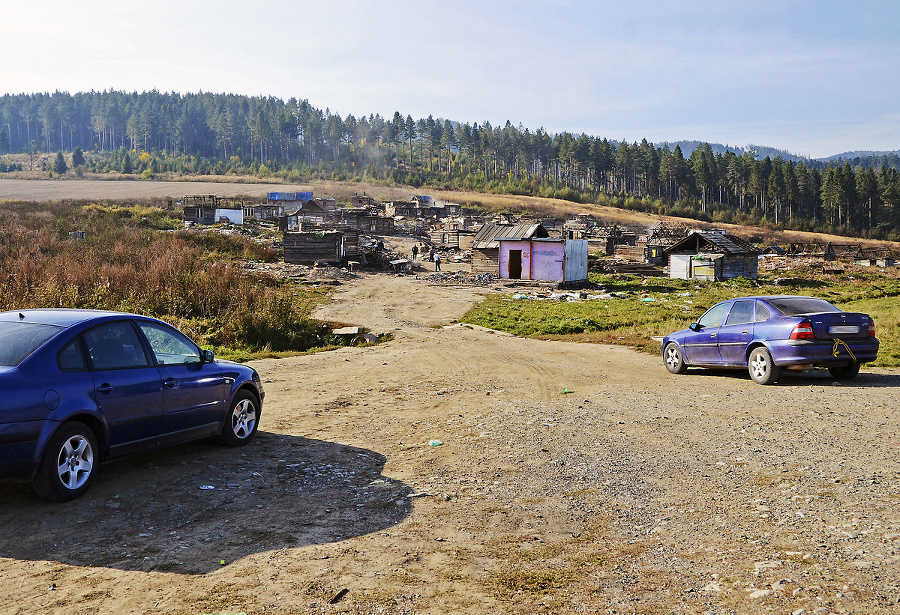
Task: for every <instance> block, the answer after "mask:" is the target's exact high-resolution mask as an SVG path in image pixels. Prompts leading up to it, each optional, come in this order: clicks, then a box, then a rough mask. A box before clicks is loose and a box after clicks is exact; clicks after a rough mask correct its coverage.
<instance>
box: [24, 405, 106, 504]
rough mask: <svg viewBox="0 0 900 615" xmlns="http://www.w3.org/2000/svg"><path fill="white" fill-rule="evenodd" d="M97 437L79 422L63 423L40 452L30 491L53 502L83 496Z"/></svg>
mask: <svg viewBox="0 0 900 615" xmlns="http://www.w3.org/2000/svg"><path fill="white" fill-rule="evenodd" d="M96 452H97V438H96V436H95V435H94V432H93V431H91V429H90V428H89V427H88V426H87V425H84V424H82V423H78V422H74V421H73V422H71V423H65V424H64V425H62V427H60V428H59V429H58V430H57V432H56V433H55V434H53V437H52V438H51V439H50V443H49V444H48V445H47V450H46V451H45V452H44V457H43V459H41V464H40V466H38V471H37V475H36V476H35V477H34V483H33V485H34V490H35V491H36V492H37V494H38V495H39V496H41V497H42V498H45V499H48V500H54V501H56V502H68V501H70V500H74V499H76V498H80V497H81V496H82V495H84V493H85V491H87V490H88V487H90V486H91V483H92V482H93V480H94V474H95V472H94V466H95V463H97V462H98V461H99V460H98V459H97V457H96Z"/></svg>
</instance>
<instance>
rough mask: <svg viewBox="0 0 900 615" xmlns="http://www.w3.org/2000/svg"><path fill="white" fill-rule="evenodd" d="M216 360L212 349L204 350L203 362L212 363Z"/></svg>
mask: <svg viewBox="0 0 900 615" xmlns="http://www.w3.org/2000/svg"><path fill="white" fill-rule="evenodd" d="M215 360H216V357H215V356H214V355H213V351H212V350H204V351H203V362H204V363H212V362H213V361H215Z"/></svg>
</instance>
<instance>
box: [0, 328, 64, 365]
mask: <svg viewBox="0 0 900 615" xmlns="http://www.w3.org/2000/svg"><path fill="white" fill-rule="evenodd" d="M61 330H62V328H61V327H56V326H54V325H38V324H35V323H31V322H0V365H4V366H8V367H15V366H16V365H18V364H19V363H21V362H22V361H24V360H25V359H26V358H27V357H28V355H30V354H31V353H32V352H34V351H35V350H37V348H38V347H39V346H40V345H41V344H43V343H44V342H46V341H47V340H49V339H50V338H51V337H53V336H54V335H56V334H57V333H59V332H60V331H61Z"/></svg>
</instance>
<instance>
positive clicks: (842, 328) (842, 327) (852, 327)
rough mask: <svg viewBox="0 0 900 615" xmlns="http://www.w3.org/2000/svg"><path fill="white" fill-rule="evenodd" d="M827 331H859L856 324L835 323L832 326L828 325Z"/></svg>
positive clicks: (843, 332)
mask: <svg viewBox="0 0 900 615" xmlns="http://www.w3.org/2000/svg"><path fill="white" fill-rule="evenodd" d="M828 332H829V333H841V334H847V333H859V327H857V326H856V325H835V326H833V327H828Z"/></svg>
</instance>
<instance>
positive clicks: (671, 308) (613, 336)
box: [463, 267, 900, 367]
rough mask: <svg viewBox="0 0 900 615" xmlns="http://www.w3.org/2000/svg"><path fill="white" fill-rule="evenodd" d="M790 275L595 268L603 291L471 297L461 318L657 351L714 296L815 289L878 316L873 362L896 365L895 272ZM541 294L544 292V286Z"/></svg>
mask: <svg viewBox="0 0 900 615" xmlns="http://www.w3.org/2000/svg"><path fill="white" fill-rule="evenodd" d="M791 273H792V275H793V277H792V278H790V279H779V280H777V283H776V279H775V278H774V277H772V276H763V277H761V279H759V280H758V281H756V282H754V281H752V280H746V279H741V280H736V281H731V282H696V281H689V280H670V279H668V278H646V279H645V278H640V277H634V276H599V275H595V274H592V275H591V282H592V283H594V284H595V285H596V286H597V287H599V289H592V290H587V291H582V292H584V293H586V294H588V295H590V296H597V295H603V296H604V297H603V298H592V299H583V300H579V301H565V300H552V299H544V300H535V298H536V297H537V296H536V295H534V294H527V293H515V294H511V295H509V294H506V295H494V296H490V297H488V298H486V299H485V301H484V302H482V303H480V304H478V305H476V306H475V307H473V308H472V310H471V311H470V312H469V313H468V314H466V316H465V317H464V319H463V321H464V322H468V323H472V324H476V325H481V326H484V327H490V328H492V329H498V330H501V331H508V332H510V333H513V334H515V335H521V336H529V337H537V338H543V339H560V340H568V341H581V342H594V343H604V344H623V345H627V346H632V347H634V348H639V349H641V350H643V351H645V352H649V353H652V354H657V353H659V342H657V341H654V340H653V339H652V338H653V337H661V336H664V335H666V334H667V333H671V332H672V331H675V330H677V329H683V328H685V327H687V325H689V324H690V323H691V322H693V321H694V320H696V319H697V318H699V317H700V316H701V315H702V314H703V312H704V311H706V309H707V308H708V307H710V306H711V305H713V304H714V303H716V302H718V301H722V300H723V299H729V298H732V297H744V296H749V295H778V294H787V295H813V296H817V297H821V298H823V299H826V300H828V301H830V302H832V303H834V304H835V305H837V306H838V307H840V308H841V309H843V310H845V311H858V312H866V313H868V314H870V315H871V316H872V317H873V318H874V319H875V330H876V333H877V335H878V338H879V340H880V341H881V349H880V351H879V353H878V360H877V361H876V362H875V363H873V364H872V365H876V366H882V367H897V366H900V305H898V302H897V296H898V295H900V278H898V276H897V274H896V273H892V272H890V270H887V271H886V272H885V273H881V272H880V271H879V270H877V269H874V268H867V267H851V268H850V269H848V270H847V271H846V272H845V273H844V274H840V275H829V276H823V275H821V274H819V273H818V272H816V271H815V270H813V269H812V268H805V269H804V268H796V267H795V268H794V269H793V270H792V271H791ZM544 294H545V295H546V294H547V292H546V291H544Z"/></svg>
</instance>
